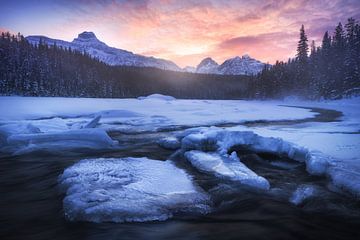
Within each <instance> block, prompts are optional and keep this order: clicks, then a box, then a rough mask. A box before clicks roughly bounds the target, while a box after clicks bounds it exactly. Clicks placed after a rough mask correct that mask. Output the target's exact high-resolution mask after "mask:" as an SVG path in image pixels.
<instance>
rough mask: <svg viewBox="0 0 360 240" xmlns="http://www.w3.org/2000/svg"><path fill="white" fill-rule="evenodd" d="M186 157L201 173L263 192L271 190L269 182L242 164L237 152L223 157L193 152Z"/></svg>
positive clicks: (216, 154) (186, 154) (215, 154)
mask: <svg viewBox="0 0 360 240" xmlns="http://www.w3.org/2000/svg"><path fill="white" fill-rule="evenodd" d="M185 157H186V159H187V160H188V161H189V162H190V163H191V165H193V166H194V167H195V168H196V169H198V170H199V171H200V172H205V173H208V174H212V175H214V176H216V177H218V178H222V179H227V180H231V181H236V182H239V183H241V184H244V185H247V186H251V187H254V188H257V189H261V190H268V189H269V188H270V184H269V182H268V181H267V180H266V179H265V178H263V177H261V176H258V175H257V174H256V173H254V172H253V171H251V170H250V169H249V168H247V167H246V166H245V165H244V164H243V163H242V162H240V159H239V158H238V157H237V155H236V153H235V152H233V153H232V154H231V155H230V156H221V155H219V154H218V153H214V152H213V153H205V152H201V151H198V150H192V151H188V152H186V153H185Z"/></svg>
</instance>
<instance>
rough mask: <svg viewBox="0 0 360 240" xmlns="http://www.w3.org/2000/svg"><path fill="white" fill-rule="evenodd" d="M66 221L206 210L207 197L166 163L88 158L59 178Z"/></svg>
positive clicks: (125, 219)
mask: <svg viewBox="0 0 360 240" xmlns="http://www.w3.org/2000/svg"><path fill="white" fill-rule="evenodd" d="M59 184H60V186H61V188H62V189H63V190H64V191H65V192H66V197H65V199H64V210H65V214H66V216H67V218H68V219H69V220H73V221H74V220H82V221H92V222H107V221H111V222H144V221H154V220H159V221H163V220H166V219H168V218H171V217H173V215H174V214H176V213H182V214H206V213H208V212H209V211H210V206H209V204H210V199H209V197H208V195H207V194H205V193H204V192H203V191H202V190H201V189H200V188H198V187H197V186H195V185H194V183H193V182H192V179H191V177H190V176H189V175H188V174H186V173H185V171H183V170H181V169H179V168H177V167H176V166H175V165H174V164H173V163H172V162H170V161H157V160H152V159H147V158H123V159H114V158H112V159H103V158H102V159H87V160H82V161H80V162H78V163H76V164H75V165H73V166H71V167H69V168H67V169H66V170H65V171H64V173H63V174H62V175H61V176H60V177H59Z"/></svg>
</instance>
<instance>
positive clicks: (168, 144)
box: [158, 137, 181, 150]
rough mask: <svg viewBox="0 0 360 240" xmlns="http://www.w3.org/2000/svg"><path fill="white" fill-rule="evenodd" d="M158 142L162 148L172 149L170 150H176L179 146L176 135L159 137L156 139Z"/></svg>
mask: <svg viewBox="0 0 360 240" xmlns="http://www.w3.org/2000/svg"><path fill="white" fill-rule="evenodd" d="M158 144H159V145H160V146H161V147H163V148H166V149H172V150H176V149H179V148H180V147H181V143H180V141H179V139H178V138H176V137H166V138H161V139H160V140H159V141H158Z"/></svg>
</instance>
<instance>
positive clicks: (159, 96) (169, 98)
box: [138, 93, 176, 101]
mask: <svg viewBox="0 0 360 240" xmlns="http://www.w3.org/2000/svg"><path fill="white" fill-rule="evenodd" d="M138 99H139V100H145V99H158V100H165V101H173V100H176V98H174V97H172V96H168V95H162V94H158V93H155V94H151V95H149V96H147V97H143V96H142V97H138Z"/></svg>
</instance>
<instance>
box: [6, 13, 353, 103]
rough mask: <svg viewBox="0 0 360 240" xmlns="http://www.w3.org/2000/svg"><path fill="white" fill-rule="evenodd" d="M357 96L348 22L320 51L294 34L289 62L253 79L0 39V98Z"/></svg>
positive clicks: (326, 37) (14, 38)
mask: <svg viewBox="0 0 360 240" xmlns="http://www.w3.org/2000/svg"><path fill="white" fill-rule="evenodd" d="M359 92H360V26H359V23H358V22H357V21H356V20H355V19H353V18H350V19H348V21H347V23H346V24H345V25H344V26H343V25H342V23H339V24H338V25H337V27H336V28H335V30H334V33H333V34H330V33H328V32H326V33H325V34H324V37H323V40H322V43H321V46H318V47H317V46H315V43H314V42H313V41H312V42H311V43H310V44H309V40H308V37H307V35H306V32H305V29H304V26H302V27H301V29H300V39H299V42H298V48H297V55H296V57H295V58H293V59H289V60H288V61H287V62H280V61H277V62H276V64H275V65H273V66H266V67H265V69H264V70H263V71H262V72H261V73H260V74H258V75H257V76H231V75H214V74H213V75H212V74H195V73H186V72H173V71H166V70H160V69H156V68H146V67H128V66H126V67H125V66H109V65H106V64H104V63H102V62H100V61H98V60H97V59H94V58H92V57H91V56H90V55H88V54H86V53H85V52H77V51H74V50H72V49H64V48H61V47H58V46H56V45H53V46H48V45H45V44H43V43H41V42H40V43H39V44H38V45H36V46H35V45H31V44H30V43H29V42H28V41H27V40H26V39H25V38H24V37H23V36H22V35H21V34H18V35H11V34H10V33H2V35H1V37H0V94H1V95H22V96H63V97H109V98H125V97H137V96H141V95H148V94H152V93H162V94H168V95H172V96H174V97H177V98H212V99H240V98H246V99H249V98H251V99H253V98H254V99H272V98H283V97H286V96H290V95H296V96H301V97H304V98H307V99H338V98H342V97H347V96H351V95H354V94H359Z"/></svg>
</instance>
